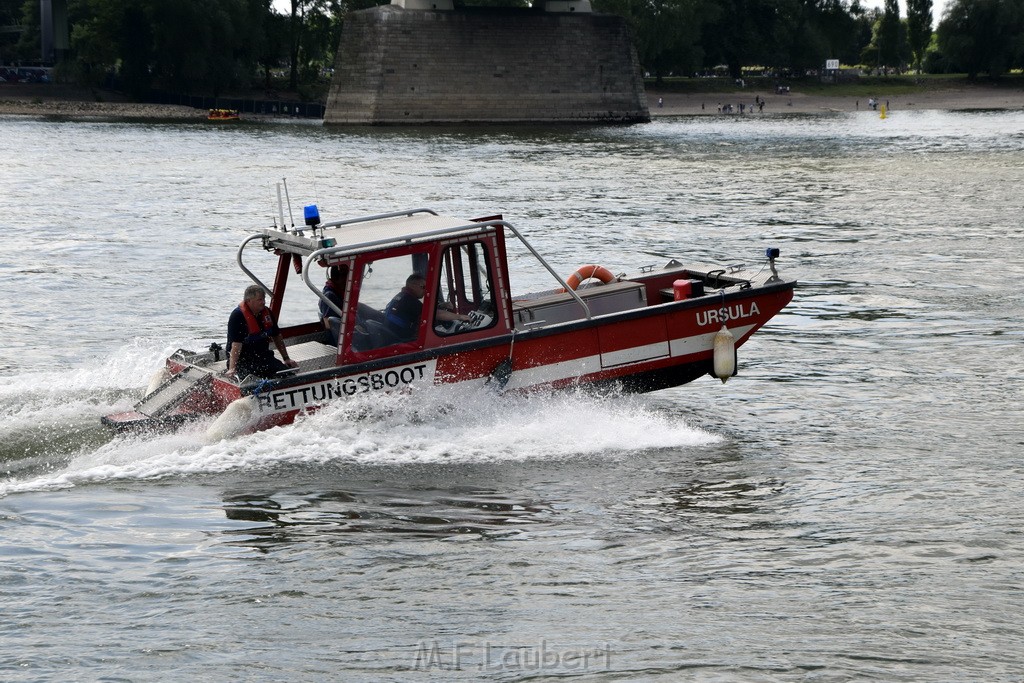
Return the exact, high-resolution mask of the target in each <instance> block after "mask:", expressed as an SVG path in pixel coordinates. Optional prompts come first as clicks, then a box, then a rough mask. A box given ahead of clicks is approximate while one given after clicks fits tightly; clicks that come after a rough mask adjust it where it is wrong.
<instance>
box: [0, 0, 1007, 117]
mask: <svg viewBox="0 0 1024 683" xmlns="http://www.w3.org/2000/svg"><path fill="white" fill-rule="evenodd" d="M899 1H900V0H885V4H884V7H882V8H880V9H866V8H865V7H864V6H863V5H861V3H860V0H592V2H593V5H594V9H595V10H596V11H601V12H607V13H612V14H618V15H621V16H623V17H625V18H626V20H627V21H628V22H629V24H630V26H631V27H632V30H633V34H634V38H635V41H636V45H637V51H638V54H639V57H640V61H641V64H642V66H643V68H644V70H645V71H646V72H648V73H650V74H651V75H652V76H653V77H655V78H659V79H660V78H662V77H665V76H670V75H676V76H694V75H702V74H709V73H719V72H721V71H722V70H723V69H722V67H723V66H724V70H725V71H727V72H728V74H729V75H730V76H732V77H733V78H740V77H741V76H742V74H743V70H744V69H745V68H752V67H756V68H758V69H760V70H762V71H763V72H767V73H774V74H778V75H787V74H788V75H794V76H799V75H803V74H806V73H807V72H809V71H813V70H818V69H821V68H822V66H823V65H824V62H825V60H826V59H838V60H840V62H841V63H842V64H843V65H851V66H852V65H859V66H861V67H866V68H869V69H878V70H885V71H886V72H889V71H890V70H893V71H903V70H907V69H916V70H918V71H926V72H932V73H966V74H968V76H969V77H971V78H974V77H977V76H978V75H980V74H987V75H989V76H992V77H996V76H999V75H1001V74H1004V73H1007V72H1008V71H1011V70H1014V69H1019V68H1022V67H1024V0H952V3H951V4H950V5H949V6H948V8H947V10H946V13H945V14H944V15H943V16H942V17H938V18H937V19H938V25H937V27H936V29H935V30H934V31H933V25H934V23H935V22H934V20H935V19H936V17H933V16H932V0H905V2H906V6H905V7H900V5H899ZM378 4H385V3H383V2H381V1H379V0H290V6H289V9H290V11H289V12H288V13H285V14H282V13H280V12H278V11H276V10H275V8H274V6H273V5H272V2H271V0H68V2H67V8H68V9H67V12H68V28H69V30H68V42H67V49H66V50H63V51H61V53H60V54H59V55H58V57H59V62H60V63H59V65H58V69H59V70H60V72H61V76H62V77H63V78H65V79H67V80H71V81H75V82H79V83H82V84H88V85H102V84H104V83H108V82H110V80H111V79H116V81H117V84H118V85H119V87H120V88H121V89H123V90H125V91H126V92H129V93H131V94H133V95H135V96H137V97H140V98H141V97H144V96H145V94H146V93H147V92H148V91H150V90H151V89H153V88H162V89H168V90H173V91H176V92H182V93H187V94H197V93H212V94H214V95H220V94H224V93H227V92H231V91H235V90H238V89H248V88H253V87H263V88H267V89H270V88H271V87H284V88H287V89H289V90H293V91H298V92H300V94H301V93H302V91H303V89H304V88H305V89H307V90H308V92H310V93H315V92H317V91H316V89H315V86H316V85H317V84H320V91H319V92H322V86H323V84H324V83H326V81H327V80H328V78H329V70H330V68H331V67H332V66H333V62H334V55H335V52H336V50H337V46H338V41H339V39H340V36H341V28H342V22H343V21H344V16H345V14H346V13H347V12H349V11H352V10H358V9H364V8H366V7H371V6H374V5H378ZM535 4H536V5H537V7H536V8H535V9H536V10H537V11H540V8H541V6H542V4H543V3H542V2H537V3H535ZM469 5H475V6H477V5H490V6H520V7H528V6H529V4H528V3H527V2H526V0H462V1H461V2H459V1H458V0H457V2H456V7H459V6H469ZM40 21H41V18H40V3H39V0H0V63H5V62H6V63H13V62H29V61H37V60H38V59H39V55H40V35H41V33H40ZM275 83H280V85H274V84H275ZM313 98H315V95H314V96H313V97H309V98H308V99H313Z"/></svg>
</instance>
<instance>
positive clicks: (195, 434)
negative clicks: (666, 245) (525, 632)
mask: <svg viewBox="0 0 1024 683" xmlns="http://www.w3.org/2000/svg"><path fill="white" fill-rule="evenodd" d="M206 427H207V423H200V424H195V425H191V426H189V427H187V428H186V429H184V430H182V431H180V432H178V433H176V434H171V435H158V436H129V437H117V438H115V439H113V440H112V441H110V442H108V443H105V444H104V445H102V446H101V447H99V448H96V449H94V450H90V451H88V452H83V453H81V454H79V455H77V456H76V457H74V458H73V459H72V460H71V461H70V463H69V464H68V465H67V466H66V467H64V468H63V469H62V470H60V471H58V472H54V473H47V474H45V475H42V476H39V477H36V478H33V479H27V480H22V481H9V482H5V483H0V496H4V495H7V494H10V493H15V492H18V491H31V490H46V489H55V488H68V487H73V486H77V485H82V484H89V483H96V482H105V481H113V480H126V479H127V480H146V479H157V478H165V477H175V476H189V475H196V474H216V473H220V472H227V471H238V470H240V471H244V470H247V469H251V470H257V471H258V470H265V469H266V468H269V467H274V466H277V465H280V464H289V465H310V466H316V465H322V464H328V463H330V464H345V463H353V464H368V465H372V464H387V465H395V464H398V465H401V464H422V463H427V464H429V463H477V462H502V461H520V462H521V461H529V460H538V461H541V460H551V459H566V458H575V457H591V456H599V457H605V458H609V457H624V456H628V455H630V454H635V453H639V452H642V451H645V450H649V449H663V448H683V447H700V446H704V445H708V444H713V443H717V442H719V441H720V440H721V439H720V437H718V436H715V435H713V434H709V433H707V432H704V431H702V430H699V429H696V428H693V427H690V426H688V425H687V424H686V423H685V422H684V421H682V420H680V419H679V418H678V416H672V415H667V414H665V413H664V412H661V411H658V410H655V409H652V408H651V407H650V401H649V400H648V399H646V398H645V397H642V396H632V395H628V396H619V397H602V398H597V397H593V396H588V395H585V394H582V393H557V394H553V395H544V396H527V397H523V396H508V395H506V396H497V395H495V394H493V393H492V392H489V391H487V390H483V389H482V390H480V391H478V392H466V391H465V390H464V389H455V388H449V387H436V388H430V389H425V390H419V391H416V392H412V393H405V394H388V395H383V396H375V397H372V398H370V397H367V398H365V399H361V400H351V401H345V402H339V403H336V404H332V405H328V406H326V407H325V408H323V409H321V410H319V411H317V412H315V413H313V414H310V415H306V416H302V417H300V418H299V420H297V422H296V423H295V424H293V425H288V426H285V427H278V428H274V429H270V430H266V431H263V432H257V433H255V434H249V435H246V436H242V437H238V438H235V439H228V440H224V441H220V442H217V443H213V444H208V443H205V441H204V432H205V430H206Z"/></svg>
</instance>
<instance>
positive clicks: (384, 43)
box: [324, 0, 650, 125]
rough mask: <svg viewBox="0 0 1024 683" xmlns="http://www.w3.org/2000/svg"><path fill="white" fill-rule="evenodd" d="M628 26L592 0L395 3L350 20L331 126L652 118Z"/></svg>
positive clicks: (328, 114) (330, 106)
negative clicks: (517, 5) (536, 5)
mask: <svg viewBox="0 0 1024 683" xmlns="http://www.w3.org/2000/svg"><path fill="white" fill-rule="evenodd" d="M649 120H650V111H649V109H648V107H647V98H646V95H645V94H644V88H643V78H642V74H641V73H640V64H639V60H638V59H637V54H636V49H635V47H634V45H633V42H632V36H631V34H630V31H629V27H628V25H627V24H626V22H625V20H624V19H623V18H622V17H617V16H611V15H604V14H596V13H593V12H591V11H590V2H589V0H562V1H551V2H547V3H545V7H544V11H540V10H539V9H513V8H483V7H478V8H465V9H461V10H454V9H452V4H451V0H394V2H393V4H391V5H385V6H380V7H375V8H372V9H367V10H361V11H357V12H352V13H350V14H349V15H347V16H346V18H345V25H344V29H343V31H342V36H341V44H340V47H339V49H338V54H337V57H336V60H335V69H334V78H333V81H332V83H331V88H330V92H329V94H328V99H327V109H326V111H325V114H324V122H325V123H326V124H339V125H346V124H348V125H351V124H357V125H374V124H380V125H395V124H424V123H466V122H469V123H491V124H502V123H609V122H621V123H633V122H639V121H649Z"/></svg>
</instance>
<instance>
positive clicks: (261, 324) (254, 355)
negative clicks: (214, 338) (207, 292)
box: [227, 285, 299, 379]
mask: <svg viewBox="0 0 1024 683" xmlns="http://www.w3.org/2000/svg"><path fill="white" fill-rule="evenodd" d="M271 341H273V342H274V345H275V346H276V347H277V350H278V352H279V353H280V354H281V358H283V359H284V362H283V363H282V362H281V361H280V360H278V359H277V358H276V357H275V356H274V352H273V351H272V350H271V349H270V342H271ZM298 366H299V364H298V363H296V362H295V361H293V360H292V359H291V358H289V357H288V349H287V348H285V345H284V338H283V337H282V336H281V330H280V329H279V328H278V326H277V321H276V320H274V315H273V314H272V313H271V311H270V309H269V308H267V294H266V292H264V291H263V288H262V287H260V286H259V285H249V286H248V287H246V288H245V292H244V294H243V295H242V303H240V304H238V306H237V307H236V308H235V310H233V311H231V315H230V317H229V318H228V367H227V374H228V375H229V376H232V377H235V378H237V379H243V378H245V377H247V376H249V375H256V376H257V377H263V378H265V379H266V378H272V377H276V376H277V373H279V372H281V371H282V370H287V369H288V368H297V367H298Z"/></svg>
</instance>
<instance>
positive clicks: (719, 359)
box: [714, 325, 736, 384]
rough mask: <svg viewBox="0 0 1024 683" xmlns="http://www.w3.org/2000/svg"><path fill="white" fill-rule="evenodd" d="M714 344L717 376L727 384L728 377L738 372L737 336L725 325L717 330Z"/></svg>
mask: <svg viewBox="0 0 1024 683" xmlns="http://www.w3.org/2000/svg"><path fill="white" fill-rule="evenodd" d="M714 346H715V354H714V358H715V363H714V372H715V377H717V378H718V379H720V380H722V384H725V382H726V380H727V379H729V378H730V377H732V376H733V375H735V374H736V338H735V337H733V336H732V332H730V331H729V328H728V327H726V326H725V325H722V329H720V330H719V331H718V332H715V342H714Z"/></svg>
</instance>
